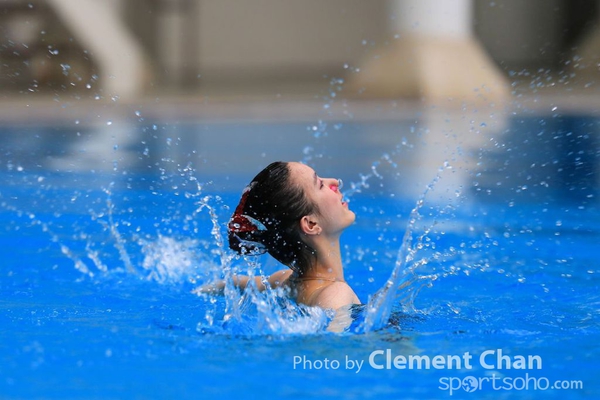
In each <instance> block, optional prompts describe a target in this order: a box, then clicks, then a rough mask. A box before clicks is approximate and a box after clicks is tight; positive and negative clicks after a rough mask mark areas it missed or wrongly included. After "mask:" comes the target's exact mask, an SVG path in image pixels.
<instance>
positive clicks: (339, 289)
mask: <svg viewBox="0 0 600 400" xmlns="http://www.w3.org/2000/svg"><path fill="white" fill-rule="evenodd" d="M350 304H360V300H359V299H358V296H356V293H354V290H352V288H351V287H350V286H349V285H348V284H347V283H346V282H334V283H332V284H331V285H328V286H326V287H325V288H323V289H322V290H321V291H320V292H319V293H318V294H317V296H316V297H315V299H314V305H316V306H319V307H322V308H331V309H334V310H337V309H339V308H340V307H343V306H347V305H350Z"/></svg>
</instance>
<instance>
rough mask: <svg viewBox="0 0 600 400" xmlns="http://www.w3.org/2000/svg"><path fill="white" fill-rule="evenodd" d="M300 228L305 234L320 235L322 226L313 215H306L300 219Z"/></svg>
mask: <svg viewBox="0 0 600 400" xmlns="http://www.w3.org/2000/svg"><path fill="white" fill-rule="evenodd" d="M300 229H301V230H302V233H304V234H305V235H311V236H312V235H320V234H321V230H322V229H321V226H320V225H319V223H318V222H317V220H316V218H314V216H313V215H305V216H304V217H302V219H300Z"/></svg>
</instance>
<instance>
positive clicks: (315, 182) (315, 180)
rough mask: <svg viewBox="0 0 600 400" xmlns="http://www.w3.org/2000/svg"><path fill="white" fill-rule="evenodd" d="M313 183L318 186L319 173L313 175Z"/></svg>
mask: <svg viewBox="0 0 600 400" xmlns="http://www.w3.org/2000/svg"><path fill="white" fill-rule="evenodd" d="M313 184H314V185H315V186H317V173H316V172H315V174H314V175H313Z"/></svg>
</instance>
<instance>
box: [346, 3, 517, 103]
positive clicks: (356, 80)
mask: <svg viewBox="0 0 600 400" xmlns="http://www.w3.org/2000/svg"><path fill="white" fill-rule="evenodd" d="M388 10H389V15H388V18H389V21H390V26H389V30H390V39H389V40H388V41H387V42H386V43H383V44H382V45H381V46H380V47H379V48H378V49H377V50H376V52H375V53H374V54H373V55H370V56H368V57H367V58H366V59H365V60H364V62H363V65H362V66H361V67H360V68H359V69H358V70H359V71H360V72H358V73H354V74H353V75H352V76H350V77H349V78H348V82H349V84H348V86H347V89H348V91H347V93H348V94H349V95H353V94H356V95H358V96H360V97H363V98H385V97H388V98H389V97H391V98H400V97H410V98H417V99H421V100H425V101H434V102H437V103H441V102H446V101H447V100H450V101H453V102H455V103H460V102H475V103H482V102H485V103H490V104H495V103H496V102H499V101H503V100H505V99H507V98H508V97H509V93H510V85H509V84H508V79H507V78H506V77H505V76H504V75H503V73H502V72H501V71H499V69H498V67H497V66H496V65H495V64H494V63H493V62H492V60H491V59H490V58H489V57H488V56H487V54H486V53H485V50H484V49H483V47H482V46H481V45H480V44H479V42H478V41H477V40H476V39H475V37H474V35H473V32H472V19H473V15H472V14H473V11H472V10H473V2H472V0H389V2H388ZM391 37H393V39H392V38H391ZM388 43H389V44H388Z"/></svg>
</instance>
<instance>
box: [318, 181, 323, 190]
mask: <svg viewBox="0 0 600 400" xmlns="http://www.w3.org/2000/svg"><path fill="white" fill-rule="evenodd" d="M319 182H320V184H319V189H323V186H324V184H323V179H320V180H319Z"/></svg>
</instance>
